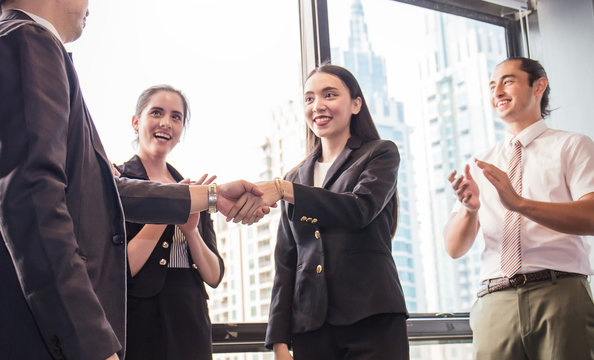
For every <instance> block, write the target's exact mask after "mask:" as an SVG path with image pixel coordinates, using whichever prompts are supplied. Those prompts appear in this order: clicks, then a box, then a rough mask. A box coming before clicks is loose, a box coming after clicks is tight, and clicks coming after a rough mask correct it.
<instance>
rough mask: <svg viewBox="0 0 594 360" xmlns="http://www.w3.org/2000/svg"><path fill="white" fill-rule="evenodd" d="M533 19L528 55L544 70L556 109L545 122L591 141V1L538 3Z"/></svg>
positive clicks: (593, 15) (593, 43)
mask: <svg viewBox="0 0 594 360" xmlns="http://www.w3.org/2000/svg"><path fill="white" fill-rule="evenodd" d="M536 16H537V18H538V25H537V26H531V27H530V44H531V45H530V48H531V54H530V55H531V57H532V58H534V59H537V60H539V61H540V62H541V63H542V64H543V66H544V67H545V69H546V71H547V73H548V76H549V81H550V84H551V108H552V109H555V108H557V110H555V111H553V113H552V114H551V116H550V119H549V120H547V122H548V124H549V126H550V127H555V128H559V129H565V130H571V131H576V132H581V133H585V134H587V135H589V136H590V137H591V138H594V106H592V105H593V104H594V85H593V84H594V1H593V0H564V1H559V0H538V1H537V14H536ZM531 25H532V22H531Z"/></svg>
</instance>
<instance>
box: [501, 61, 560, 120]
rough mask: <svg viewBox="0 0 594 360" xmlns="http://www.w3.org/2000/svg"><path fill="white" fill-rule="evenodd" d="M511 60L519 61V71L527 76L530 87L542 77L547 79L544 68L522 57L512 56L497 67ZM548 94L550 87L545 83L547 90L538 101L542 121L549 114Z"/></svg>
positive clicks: (536, 62)
mask: <svg viewBox="0 0 594 360" xmlns="http://www.w3.org/2000/svg"><path fill="white" fill-rule="evenodd" d="M512 60H517V61H520V70H522V71H523V72H525V73H527V74H528V83H529V84H530V86H532V84H534V82H535V81H536V80H538V79H540V78H542V77H543V78H546V79H548V77H547V72H546V71H545V69H544V67H543V66H542V65H541V64H540V63H539V62H538V61H536V60H534V59H529V58H525V57H522V56H512V57H509V58H507V59H505V60H503V61H502V62H501V63H499V65H501V64H503V63H506V62H508V61H512ZM550 94H551V87H550V86H549V84H548V83H547V88H546V89H545V91H544V92H543V93H542V99H540V116H541V117H542V118H543V119H544V118H545V117H547V116H549V115H550V114H551V110H550V109H549V95H550Z"/></svg>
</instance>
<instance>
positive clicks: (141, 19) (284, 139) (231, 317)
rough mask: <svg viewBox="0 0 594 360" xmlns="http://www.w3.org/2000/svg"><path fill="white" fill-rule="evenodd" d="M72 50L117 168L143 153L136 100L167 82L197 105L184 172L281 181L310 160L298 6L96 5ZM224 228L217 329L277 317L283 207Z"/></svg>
mask: <svg viewBox="0 0 594 360" xmlns="http://www.w3.org/2000/svg"><path fill="white" fill-rule="evenodd" d="M69 48H70V50H72V52H73V59H74V63H75V66H76V68H77V71H78V75H79V78H80V81H81V86H82V88H83V92H84V94H85V100H86V102H87V105H88V107H89V110H90V112H91V114H92V116H93V119H94V121H95V124H96V126H97V128H98V130H99V133H100V135H101V139H102V141H103V145H104V147H105V149H106V152H107V154H108V156H109V158H110V160H111V161H112V162H115V163H122V162H124V161H126V160H127V159H129V158H130V157H132V155H133V154H134V153H135V151H136V148H135V147H134V145H133V140H134V138H135V134H134V131H133V129H132V126H131V119H132V115H134V110H135V104H136V100H137V97H138V95H139V94H140V93H141V91H142V90H144V89H145V88H147V87H149V86H151V85H156V84H163V83H167V84H171V85H173V86H174V87H176V88H179V89H181V90H182V91H184V92H185V94H186V95H187V97H188V99H189V102H190V107H191V111H192V118H191V120H190V126H189V128H188V129H187V131H186V133H185V135H184V136H183V137H182V141H181V143H180V144H179V145H178V146H177V147H176V149H175V150H174V151H173V152H172V153H171V154H170V156H169V158H168V160H169V162H170V163H171V164H172V165H174V166H175V167H176V168H177V169H178V170H180V172H181V173H182V174H184V176H188V177H191V178H194V179H195V178H198V177H200V176H201V175H202V174H203V173H206V172H208V173H209V174H216V175H217V176H218V180H217V181H218V182H225V181H230V180H235V179H239V178H244V179H248V180H251V181H257V180H259V179H271V178H273V177H275V176H282V175H283V174H284V173H285V172H286V171H288V170H289V169H290V168H292V167H293V166H295V165H296V164H297V163H298V162H299V161H300V160H302V159H303V157H304V155H305V150H304V149H305V139H304V129H303V125H304V121H303V120H302V113H303V110H302V105H301V54H300V37H299V8H298V2H296V1H277V0H259V1H244V0H226V1H187V0H170V1H167V2H162V1H155V0H127V1H116V0H101V1H93V2H91V4H90V16H89V17H88V21H87V26H86V29H85V31H84V34H83V36H82V38H81V39H80V40H78V41H77V42H75V43H73V44H71V45H69ZM215 222H216V225H215V226H216V231H217V235H218V247H219V251H220V253H221V254H222V256H223V257H224V259H225V264H226V269H225V276H224V279H223V281H222V283H221V284H220V285H219V287H218V288H217V289H215V290H212V289H209V293H210V296H211V298H210V301H209V307H210V312H211V319H212V322H213V323H217V322H234V323H236V322H265V321H267V319H268V308H269V302H270V291H271V288H272V278H273V275H274V262H273V255H272V252H273V249H274V242H275V239H276V230H277V223H278V210H275V211H274V213H273V215H272V216H270V217H268V218H266V219H265V220H263V221H261V222H260V223H259V224H258V225H256V226H252V227H249V228H248V227H245V226H237V225H235V224H233V223H226V222H225V221H224V220H223V219H221V218H218V217H217V218H216V219H215ZM270 356H271V354H253V356H252V355H243V354H242V355H240V354H221V355H216V356H215V358H218V359H262V358H264V359H266V358H269V359H270V358H271V357H270Z"/></svg>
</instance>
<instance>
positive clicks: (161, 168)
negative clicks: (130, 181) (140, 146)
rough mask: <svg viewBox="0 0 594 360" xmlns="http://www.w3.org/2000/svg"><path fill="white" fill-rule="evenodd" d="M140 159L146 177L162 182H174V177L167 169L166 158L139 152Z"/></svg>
mask: <svg viewBox="0 0 594 360" xmlns="http://www.w3.org/2000/svg"><path fill="white" fill-rule="evenodd" d="M138 157H139V158H140V161H142V166H144V169H145V170H146V175H147V176H148V178H149V179H150V180H155V181H160V182H172V181H173V177H172V176H171V174H170V173H169V170H168V169H167V162H166V161H165V157H164V156H150V155H148V154H146V153H142V152H139V153H138Z"/></svg>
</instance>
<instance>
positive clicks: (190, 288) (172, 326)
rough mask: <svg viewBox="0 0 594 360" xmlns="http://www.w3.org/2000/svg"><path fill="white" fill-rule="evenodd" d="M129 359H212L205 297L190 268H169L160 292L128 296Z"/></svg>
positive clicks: (127, 356) (127, 357) (210, 335)
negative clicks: (149, 295) (140, 296)
mask: <svg viewBox="0 0 594 360" xmlns="http://www.w3.org/2000/svg"><path fill="white" fill-rule="evenodd" d="M126 341H127V345H126V357H125V358H126V360H137V359H138V360H141V359H142V360H150V359H155V360H166V359H169V360H174V359H175V360H185V359H188V360H211V359H212V332H211V326H210V318H209V316H208V306H207V304H206V299H205V297H204V295H203V293H202V292H201V290H200V289H199V287H198V286H197V285H196V280H195V279H194V278H193V275H192V273H191V271H190V270H189V269H173V268H172V269H167V277H166V279H165V285H164V286H163V289H162V290H161V292H160V293H159V294H157V295H155V296H153V297H150V298H138V297H133V296H129V297H128V325H127V340H126Z"/></svg>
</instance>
